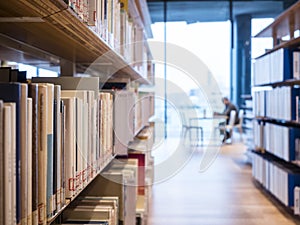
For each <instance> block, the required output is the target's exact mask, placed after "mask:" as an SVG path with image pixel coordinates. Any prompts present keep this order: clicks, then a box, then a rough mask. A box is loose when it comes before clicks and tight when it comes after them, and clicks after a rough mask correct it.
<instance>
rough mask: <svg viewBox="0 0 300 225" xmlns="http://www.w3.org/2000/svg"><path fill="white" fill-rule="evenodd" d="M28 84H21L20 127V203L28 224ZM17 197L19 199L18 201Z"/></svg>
mask: <svg viewBox="0 0 300 225" xmlns="http://www.w3.org/2000/svg"><path fill="white" fill-rule="evenodd" d="M27 95H28V90H27V84H21V102H20V127H19V128H20V129H21V131H22V132H21V155H20V157H21V159H20V163H21V171H20V176H21V177H20V178H21V194H20V196H19V197H20V198H18V199H19V203H17V205H18V204H20V205H21V224H22V225H26V224H27V203H28V189H27V187H28V172H29V171H28V149H27V148H28V143H27V140H28V134H27V128H28V124H27V118H28V117H27ZM18 199H17V201H18Z"/></svg>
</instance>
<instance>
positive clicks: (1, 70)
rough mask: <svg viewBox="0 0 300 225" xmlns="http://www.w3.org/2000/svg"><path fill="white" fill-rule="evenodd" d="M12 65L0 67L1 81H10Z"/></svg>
mask: <svg viewBox="0 0 300 225" xmlns="http://www.w3.org/2000/svg"><path fill="white" fill-rule="evenodd" d="M10 70H11V68H10V67H0V82H2V83H8V82H10Z"/></svg>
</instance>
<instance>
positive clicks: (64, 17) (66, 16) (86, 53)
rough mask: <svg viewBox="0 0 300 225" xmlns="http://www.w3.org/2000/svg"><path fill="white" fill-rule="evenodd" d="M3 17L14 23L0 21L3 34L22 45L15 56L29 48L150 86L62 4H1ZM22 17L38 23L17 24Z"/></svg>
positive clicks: (14, 0) (47, 0) (28, 0)
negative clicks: (28, 46)
mask: <svg viewBox="0 0 300 225" xmlns="http://www.w3.org/2000/svg"><path fill="white" fill-rule="evenodd" d="M0 16H1V17H5V18H11V21H12V22H1V21H0V33H1V34H3V35H5V36H6V37H7V38H10V39H11V40H12V41H15V42H18V43H20V45H19V46H20V47H19V48H17V49H14V50H15V51H16V52H20V51H21V52H23V48H22V45H25V46H26V45H30V46H33V47H34V48H36V49H39V50H41V51H43V52H45V53H49V55H51V56H52V55H53V56H56V57H57V58H58V59H64V60H68V61H70V62H73V63H75V64H76V65H78V66H80V67H81V68H82V69H83V70H84V69H87V68H88V67H90V66H91V65H92V67H93V68H94V69H97V70H98V71H99V72H100V73H101V72H103V73H107V71H108V67H109V72H111V73H112V74H115V75H116V76H123V75H126V76H128V77H130V79H131V80H138V82H140V83H142V84H150V82H149V81H148V80H146V79H145V78H144V77H142V76H141V75H140V74H139V73H138V72H137V71H136V70H135V69H134V68H133V67H132V66H130V65H128V63H127V62H126V61H125V60H124V58H123V57H122V56H121V55H119V54H118V53H117V52H116V51H114V50H113V49H112V48H111V47H110V46H109V45H108V44H107V43H106V42H105V41H104V40H102V39H101V38H100V37H99V36H98V35H97V34H96V33H94V32H93V31H92V30H91V29H90V28H89V27H88V26H87V25H86V24H85V23H83V22H82V21H81V20H80V19H79V18H78V16H77V15H76V14H75V13H74V12H73V11H72V10H71V9H70V8H69V7H68V5H67V4H65V3H64V2H63V1H62V0H43V1H32V0H22V1H18V0H10V1H2V2H1V3H0ZM22 17H26V18H28V17H29V18H32V19H34V18H35V19H36V21H37V22H16V21H15V18H22ZM0 45H1V44H0ZM8 47H10V46H8ZM12 48H13V47H12ZM25 53H26V52H25ZM100 56H101V60H99V57H100ZM119 68H121V69H119Z"/></svg>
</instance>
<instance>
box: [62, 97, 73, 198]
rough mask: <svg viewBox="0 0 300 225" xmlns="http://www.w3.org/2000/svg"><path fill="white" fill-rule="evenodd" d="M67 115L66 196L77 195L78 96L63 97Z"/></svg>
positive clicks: (65, 153)
mask: <svg viewBox="0 0 300 225" xmlns="http://www.w3.org/2000/svg"><path fill="white" fill-rule="evenodd" d="M62 100H63V103H64V115H65V124H64V127H65V140H64V145H63V148H64V170H65V175H64V176H65V181H64V183H65V198H72V197H73V196H74V195H75V184H74V179H75V170H76V168H75V159H76V156H75V149H76V122H75V121H76V112H75V110H76V98H75V97H68V98H64V97H62Z"/></svg>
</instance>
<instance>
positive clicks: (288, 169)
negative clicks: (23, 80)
mask: <svg viewBox="0 0 300 225" xmlns="http://www.w3.org/2000/svg"><path fill="white" fill-rule="evenodd" d="M299 29H300V2H297V3H295V4H294V5H293V6H291V7H290V8H289V9H287V10H286V11H285V12H283V13H282V14H281V15H279V16H278V17H277V18H276V19H275V20H274V22H273V23H271V24H270V25H269V26H267V27H266V28H265V29H263V30H262V31H261V32H259V33H258V34H257V35H256V36H255V37H258V38H261V37H272V38H273V49H271V50H269V51H267V52H266V53H265V54H263V55H261V56H260V57H258V58H257V59H259V61H258V60H257V61H256V62H255V63H257V62H259V63H262V64H261V65H263V66H265V67H268V68H270V70H264V69H262V68H261V67H257V68H258V69H257V68H255V69H254V79H253V80H255V78H258V77H260V76H261V77H262V78H264V77H265V78H266V79H263V80H260V81H259V82H258V83H257V84H256V85H254V86H253V87H252V90H253V94H254V96H255V98H254V106H255V107H254V111H255V113H256V114H255V115H254V124H253V125H254V131H255V132H256V133H254V136H255V148H256V149H260V150H262V151H263V152H264V154H258V153H256V154H253V177H254V179H255V180H257V181H258V182H259V183H260V184H262V186H263V188H264V189H265V190H267V191H268V193H269V194H271V195H272V196H274V197H276V198H277V199H278V200H279V201H280V203H282V205H284V206H285V209H287V210H292V209H293V208H294V200H295V198H296V195H295V196H294V187H296V186H300V182H299V176H300V170H299V167H298V166H296V165H295V163H294V162H295V161H298V160H299V157H298V152H299V144H298V141H299V128H300V123H299V122H298V121H296V120H298V114H297V113H298V112H297V110H298V105H297V104H298V100H297V99H298V97H299V93H298V92H296V91H295V92H293V90H294V88H296V89H297V87H298V86H299V85H300V80H297V79H294V78H293V77H297V76H295V74H293V71H294V70H295V69H294V67H295V62H294V61H293V60H294V59H293V57H289V56H287V55H285V54H284V53H283V52H284V51H277V50H281V49H284V50H287V51H290V52H291V53H293V51H294V50H295V49H299V46H300V36H299V34H297V36H296V31H297V32H299ZM269 54H270V55H269ZM272 54H273V55H272ZM270 56H271V57H272V56H274V59H276V60H274V59H273V60H269V59H270V58H269V57H270ZM265 59H266V60H265ZM264 60H265V61H264ZM280 60H282V61H280ZM277 62H278V63H282V64H283V62H284V63H286V64H285V67H284V68H281V67H280V69H278V67H276V66H277ZM295 68H297V67H295ZM256 69H257V70H256ZM286 69H287V70H286ZM289 69H290V70H289ZM276 72H277V73H276ZM262 87H265V88H262ZM269 88H271V89H272V90H269ZM276 90H277V92H276ZM278 90H280V91H282V90H284V91H290V92H288V94H286V96H285V95H284V93H282V92H280V95H279V94H278V93H279V92H278ZM267 91H271V92H267ZM272 91H273V92H272ZM256 92H258V93H256ZM273 93H274V95H276V94H278V95H277V96H276V99H277V100H278V101H277V102H276V103H277V104H270V103H273V102H274V100H276V99H275V98H274V97H273V96H272V95H273ZM271 94H272V95H271ZM282 96H284V97H286V98H280V97H282ZM286 101H287V102H289V103H287V102H286ZM287 104H290V105H287ZM283 106H284V107H285V108H283V109H290V111H289V110H287V111H280V109H281V108H282V107H283ZM271 107H272V108H271ZM295 111H296V112H295ZM273 117H274V118H273ZM262 177H264V178H263V179H261V178H262ZM282 177H285V178H284V179H285V180H282ZM289 179H291V181H292V182H291V183H292V184H291V183H290V182H289ZM271 180H272V182H273V183H271V182H268V181H271ZM293 182H294V183H293ZM275 186H276V187H278V188H277V189H274V187H275ZM278 190H280V192H278ZM282 193H284V194H285V195H284V196H283V195H282ZM287 196H288V197H287ZM295 213H296V211H295Z"/></svg>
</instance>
